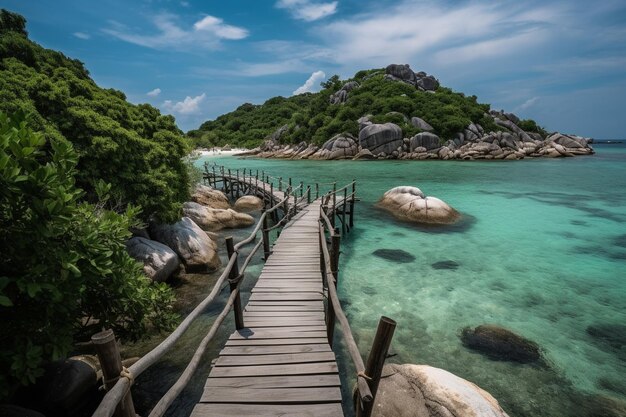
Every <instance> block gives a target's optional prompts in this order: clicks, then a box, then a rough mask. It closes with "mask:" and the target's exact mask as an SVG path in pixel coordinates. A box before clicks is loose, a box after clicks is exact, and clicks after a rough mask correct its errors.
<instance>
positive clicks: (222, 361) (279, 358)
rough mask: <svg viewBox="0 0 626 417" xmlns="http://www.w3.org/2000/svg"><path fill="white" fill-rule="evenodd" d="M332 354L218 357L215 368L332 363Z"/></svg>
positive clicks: (311, 353)
mask: <svg viewBox="0 0 626 417" xmlns="http://www.w3.org/2000/svg"><path fill="white" fill-rule="evenodd" d="M334 361H335V354H334V353H333V352H308V353H281V354H277V355H239V356H220V357H219V358H218V359H217V361H216V362H215V366H244V365H246V366H253V365H254V366H256V365H273V364H275V365H283V364H289V363H317V362H334Z"/></svg>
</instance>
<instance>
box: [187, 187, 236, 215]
mask: <svg viewBox="0 0 626 417" xmlns="http://www.w3.org/2000/svg"><path fill="white" fill-rule="evenodd" d="M191 200H192V201H194V202H196V203H198V204H202V205H204V206H207V207H211V208H216V209H227V208H230V202H229V201H228V197H226V194H224V193H223V192H221V191H219V190H216V189H214V188H211V187H208V186H206V185H201V184H198V185H197V186H196V189H195V190H194V192H193V194H192V195H191Z"/></svg>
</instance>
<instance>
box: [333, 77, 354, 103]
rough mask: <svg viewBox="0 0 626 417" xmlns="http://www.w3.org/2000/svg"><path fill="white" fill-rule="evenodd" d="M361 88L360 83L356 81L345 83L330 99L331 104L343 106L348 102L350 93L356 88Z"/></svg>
mask: <svg viewBox="0 0 626 417" xmlns="http://www.w3.org/2000/svg"><path fill="white" fill-rule="evenodd" d="M358 87H359V83H357V82H356V81H348V82H347V83H345V84H344V85H343V86H342V87H341V89H339V91H336V92H335V93H333V94H331V95H330V97H329V101H330V104H342V103H345V102H346V100H348V93H349V92H350V91H352V90H354V89H355V88H358Z"/></svg>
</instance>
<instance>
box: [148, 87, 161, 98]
mask: <svg viewBox="0 0 626 417" xmlns="http://www.w3.org/2000/svg"><path fill="white" fill-rule="evenodd" d="M159 94H161V89H160V88H155V89H154V90H152V91H148V92H147V93H146V95H147V96H150V97H156V96H158V95H159Z"/></svg>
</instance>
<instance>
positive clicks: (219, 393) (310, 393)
mask: <svg viewBox="0 0 626 417" xmlns="http://www.w3.org/2000/svg"><path fill="white" fill-rule="evenodd" d="M233 398H236V399H237V403H238V404H245V403H254V404H262V403H270V404H293V403H296V404H298V403H299V404H323V403H332V402H341V390H340V389H339V388H337V387H310V388H270V389H263V388H220V387H211V388H209V389H205V390H204V393H203V394H202V397H201V398H200V402H203V403H206V402H209V403H232V402H233Z"/></svg>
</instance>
